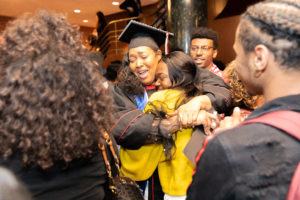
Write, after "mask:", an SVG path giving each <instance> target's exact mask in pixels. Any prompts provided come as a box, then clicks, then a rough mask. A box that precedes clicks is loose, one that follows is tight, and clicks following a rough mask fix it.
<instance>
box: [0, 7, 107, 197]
mask: <svg viewBox="0 0 300 200" xmlns="http://www.w3.org/2000/svg"><path fill="white" fill-rule="evenodd" d="M81 41H82V40H81V36H80V35H79V33H78V27H76V26H73V25H71V24H70V23H68V22H67V21H66V19H65V17H64V16H63V15H59V14H54V13H50V12H47V11H39V12H38V13H37V14H36V15H35V16H33V17H31V16H29V15H25V16H23V17H21V18H19V19H17V20H15V21H12V22H11V23H9V24H8V26H7V28H6V30H5V31H4V33H3V40H2V41H1V44H0V66H1V83H0V165H3V166H5V167H7V168H9V169H10V170H12V171H13V172H14V173H15V174H16V175H17V177H19V178H20V179H21V180H22V182H24V183H25V184H26V185H27V186H28V189H29V190H30V192H31V194H32V196H33V198H34V199H37V200H39V199H49V200H50V199H51V200H52V199H55V200H59V199H61V200H67V199H70V200H71V199H85V200H86V199H97V200H98V199H104V196H105V183H106V180H107V175H106V170H105V164H104V161H103V157H102V154H101V152H100V150H98V143H99V142H100V138H101V134H102V132H104V131H105V130H107V127H109V126H110V121H111V118H112V116H111V114H110V113H111V103H110V102H111V98H109V97H108V96H107V95H105V88H104V86H103V84H102V83H103V81H104V78H103V77H102V76H101V72H100V71H99V69H97V68H96V65H95V64H93V62H92V61H90V59H89V56H88V50H86V49H85V48H84V47H83V45H82V43H81Z"/></svg>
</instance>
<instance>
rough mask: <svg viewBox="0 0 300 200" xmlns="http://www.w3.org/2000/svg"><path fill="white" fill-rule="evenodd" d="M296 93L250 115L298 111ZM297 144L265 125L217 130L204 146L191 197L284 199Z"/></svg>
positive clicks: (296, 159)
mask: <svg viewBox="0 0 300 200" xmlns="http://www.w3.org/2000/svg"><path fill="white" fill-rule="evenodd" d="M299 99H300V95H293V96H287V97H282V98H278V99H275V100H273V101H271V102H268V103H266V104H265V105H263V106H262V107H260V108H258V109H257V110H255V111H253V113H252V114H251V115H250V116H249V119H251V118H255V117H258V116H261V115H262V114H265V113H269V112H271V111H278V110H292V111H296V112H300V101H299ZM299 152H300V142H299V141H298V140H297V139H295V138H294V137H292V136H290V135H288V134H287V133H284V132H283V131H281V130H279V129H277V128H274V127H271V126H268V125H265V124H258V123H256V124H247V125H243V126H238V127H236V128H233V129H231V130H227V131H224V132H220V133H219V134H217V135H216V136H215V138H213V139H212V140H211V141H210V142H209V143H208V144H207V146H206V149H205V152H204V153H203V154H202V156H201V158H200V160H199V162H198V164H197V170H196V174H195V175H194V177H193V182H192V184H191V186H190V188H189V189H188V198H187V199H189V200H191V199H192V200H194V199H199V197H201V199H204V200H206V199H208V200H216V199H264V200H276V199H278V200H279V199H281V200H282V199H285V198H286V195H287V192H288V188H289V185H290V182H291V179H292V176H293V173H294V171H295V169H296V166H297V164H298V162H299V160H300V153H299Z"/></svg>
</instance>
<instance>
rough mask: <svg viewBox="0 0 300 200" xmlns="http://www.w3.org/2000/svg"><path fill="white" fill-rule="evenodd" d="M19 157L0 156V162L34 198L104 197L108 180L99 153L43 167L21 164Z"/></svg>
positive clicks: (88, 199) (93, 199) (95, 199)
mask: <svg viewBox="0 0 300 200" xmlns="http://www.w3.org/2000/svg"><path fill="white" fill-rule="evenodd" d="M20 160H21V156H20V155H18V154H15V155H14V156H12V157H10V158H9V160H7V161H3V159H2V158H0V165H1V166H5V167H7V168H9V169H10V170H12V171H13V172H14V173H15V175H16V176H17V177H18V178H19V179H20V180H21V181H22V182H23V183H25V185H26V186H27V187H28V189H29V190H30V192H31V194H32V196H33V198H34V199H35V200H75V199H76V200H79V199H82V200H100V199H103V198H104V184H105V182H106V179H107V175H106V170H105V165H104V161H103V158H102V155H101V153H100V152H99V154H98V155H95V157H93V158H92V159H82V160H76V161H72V162H71V164H69V166H65V165H62V164H61V165H60V164H56V165H55V166H53V167H51V168H49V169H46V170H42V169H41V168H40V167H36V166H30V167H27V168H23V167H21V162H20Z"/></svg>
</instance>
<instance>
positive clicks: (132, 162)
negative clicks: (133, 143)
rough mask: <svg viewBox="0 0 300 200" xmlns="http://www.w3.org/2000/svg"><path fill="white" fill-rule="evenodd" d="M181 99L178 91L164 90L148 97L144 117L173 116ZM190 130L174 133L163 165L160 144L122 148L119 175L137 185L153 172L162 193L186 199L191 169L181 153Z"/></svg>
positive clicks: (162, 149)
mask: <svg viewBox="0 0 300 200" xmlns="http://www.w3.org/2000/svg"><path fill="white" fill-rule="evenodd" d="M183 99H184V95H183V92H182V91H180V90H174V89H167V90H161V91H158V92H155V93H153V94H152V95H151V97H150V98H149V100H148V103H147V105H146V107H145V110H144V112H145V113H150V112H151V113H155V112H157V111H158V110H162V111H164V112H165V113H167V114H168V113H172V112H174V111H175V109H176V108H177V107H178V105H179V104H180V103H181V101H182V100H183ZM192 131H193V130H192V129H183V130H182V131H178V132H177V136H176V140H175V146H176V148H173V152H175V154H173V157H172V160H170V161H166V157H165V153H164V148H163V146H162V145H161V144H151V145H144V146H142V147H141V148H139V149H138V150H128V149H124V148H121V150H120V159H121V163H122V167H121V171H122V173H123V174H124V175H125V176H128V177H130V178H132V179H133V180H136V181H142V180H147V179H148V178H150V177H151V175H152V174H153V172H154V171H155V169H156V168H158V174H159V179H160V183H161V186H162V189H163V192H164V193H166V194H169V195H173V196H183V195H186V190H187V187H188V186H189V184H190V183H191V182H192V172H193V170H194V167H195V166H194V165H193V164H192V163H191V162H190V161H189V160H188V158H187V157H186V156H185V155H184V154H183V149H184V148H185V146H186V144H187V143H188V141H189V139H190V138H191V135H192Z"/></svg>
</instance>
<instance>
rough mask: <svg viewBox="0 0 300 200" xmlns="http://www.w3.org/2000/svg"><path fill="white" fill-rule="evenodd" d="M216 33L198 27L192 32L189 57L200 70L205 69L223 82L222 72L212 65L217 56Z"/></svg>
mask: <svg viewBox="0 0 300 200" xmlns="http://www.w3.org/2000/svg"><path fill="white" fill-rule="evenodd" d="M217 48H218V33H217V32H216V31H214V30H211V29H209V28H206V27H198V28H195V29H194V30H193V31H192V36H191V45H190V55H191V57H192V58H193V60H194V61H195V63H196V65H197V66H198V67H200V68H203V69H206V70H208V71H210V72H212V73H214V74H216V75H218V76H220V77H221V78H222V79H223V80H224V74H223V71H221V70H220V69H219V68H218V67H217V66H216V65H215V64H214V63H213V59H214V58H216V57H217V54H218V50H217Z"/></svg>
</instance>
